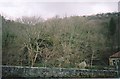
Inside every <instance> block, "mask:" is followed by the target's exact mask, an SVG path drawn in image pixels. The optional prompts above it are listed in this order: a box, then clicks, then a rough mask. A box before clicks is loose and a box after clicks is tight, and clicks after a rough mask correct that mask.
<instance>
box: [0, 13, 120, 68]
mask: <svg viewBox="0 0 120 79" xmlns="http://www.w3.org/2000/svg"><path fill="white" fill-rule="evenodd" d="M119 15H120V13H106V14H97V15H91V16H70V17H63V18H60V17H59V16H55V17H53V18H50V19H47V20H44V19H42V18H40V17H35V16H33V17H22V18H19V19H16V20H14V21H13V20H6V19H5V18H4V17H3V16H1V17H2V55H3V56H2V57H3V59H2V61H3V62H2V63H3V65H17V66H18V65H21V66H47V67H79V63H81V62H83V61H86V62H87V63H89V64H92V61H93V60H94V59H99V60H100V61H101V62H99V63H100V64H101V65H107V59H108V58H109V56H110V55H112V54H113V52H116V51H119V50H120V25H119V23H120V20H119V19H120V16H119ZM79 68H80V67H79Z"/></svg>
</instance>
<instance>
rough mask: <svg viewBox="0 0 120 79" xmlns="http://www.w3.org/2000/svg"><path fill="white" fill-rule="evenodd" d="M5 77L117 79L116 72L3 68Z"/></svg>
mask: <svg viewBox="0 0 120 79" xmlns="http://www.w3.org/2000/svg"><path fill="white" fill-rule="evenodd" d="M2 76H3V77H79V78H89V77H98V78H100V77H106V78H108V77H111V78H113V77H117V72H116V71H114V70H90V69H77V68H44V67H22V66H2Z"/></svg>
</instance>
